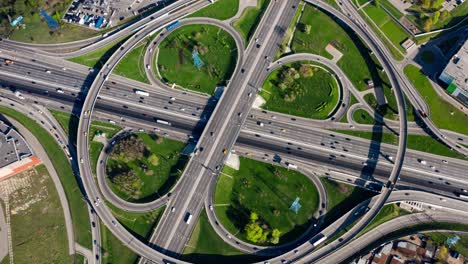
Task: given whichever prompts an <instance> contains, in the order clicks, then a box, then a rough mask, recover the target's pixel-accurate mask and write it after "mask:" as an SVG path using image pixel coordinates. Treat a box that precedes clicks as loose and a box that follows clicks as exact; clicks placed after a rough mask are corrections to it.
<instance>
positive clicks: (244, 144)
mask: <svg viewBox="0 0 468 264" xmlns="http://www.w3.org/2000/svg"><path fill="white" fill-rule="evenodd" d="M237 148H240V149H245V150H246V151H247V152H242V153H238V154H241V155H243V156H246V157H248V158H256V159H258V160H260V161H262V162H272V163H274V164H285V163H286V162H289V163H292V164H295V165H297V166H299V167H302V166H304V167H305V168H308V169H310V170H313V171H317V172H318V173H321V174H322V175H323V176H325V177H329V178H333V179H339V180H342V181H345V182H348V183H349V184H357V185H359V186H362V187H364V186H363V185H362V184H367V183H368V182H366V181H367V180H369V181H377V182H378V181H380V182H381V183H385V182H386V181H387V180H388V175H389V174H390V171H391V168H390V167H386V166H382V165H377V169H376V170H375V171H374V172H373V173H372V177H361V176H362V173H363V166H362V164H361V163H360V162H356V161H355V160H353V159H345V158H343V157H339V160H338V158H337V159H330V158H327V157H326V156H324V155H323V153H321V152H320V151H315V150H310V149H307V148H304V149H303V150H302V151H296V150H293V151H286V150H285V149H284V148H282V147H281V146H278V145H277V144H276V142H274V141H271V142H258V141H256V140H255V139H253V138H251V137H248V136H247V137H243V135H241V137H240V138H239V140H238V142H237V143H236V149H237ZM247 153H248V154H247ZM265 154H266V155H265ZM275 156H276V157H277V158H276V159H275ZM279 162H280V163H279ZM350 164H351V165H350ZM322 168H323V169H322ZM318 169H320V170H318ZM337 172H339V174H344V175H340V176H339V177H338V176H337ZM358 179H361V180H365V181H360V180H358ZM447 182H449V181H447V180H444V179H443V178H438V177H434V176H432V175H426V174H422V173H418V172H414V171H408V170H405V169H403V170H402V173H401V175H400V180H399V181H398V183H397V186H398V188H404V189H407V188H410V189H419V190H424V191H428V192H432V193H437V194H442V193H443V194H445V195H448V196H451V197H453V198H458V197H457V196H456V195H455V193H460V192H463V191H462V189H463V190H468V189H467V188H468V184H466V183H463V182H462V183H458V182H452V183H450V182H449V184H447ZM371 186H372V184H371ZM373 186H374V187H375V188H374V187H370V186H368V187H369V188H371V189H373V190H378V188H377V187H378V185H373Z"/></svg>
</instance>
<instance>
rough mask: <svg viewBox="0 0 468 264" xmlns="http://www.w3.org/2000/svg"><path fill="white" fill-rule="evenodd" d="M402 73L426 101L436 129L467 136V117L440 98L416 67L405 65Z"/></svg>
mask: <svg viewBox="0 0 468 264" xmlns="http://www.w3.org/2000/svg"><path fill="white" fill-rule="evenodd" d="M404 72H405V74H406V76H407V77H408V79H409V80H410V82H411V83H412V84H413V86H414V87H415V88H416V89H417V90H418V92H419V93H420V94H421V96H422V97H423V98H424V99H425V100H426V103H427V104H428V106H429V109H430V115H429V118H430V119H431V120H432V121H433V122H434V124H435V125H436V126H437V127H438V128H442V129H448V130H452V131H455V132H458V133H462V134H465V135H468V126H467V124H468V116H467V115H466V114H465V113H463V112H462V111H460V110H458V109H457V108H456V107H454V106H453V105H451V104H450V103H449V102H447V101H445V100H443V99H442V98H440V96H439V95H438V94H437V92H436V91H435V90H434V87H432V85H431V83H430V82H429V80H428V79H427V77H426V75H424V73H422V72H421V71H420V70H419V69H418V68H417V67H416V66H414V65H407V66H406V67H405V68H404Z"/></svg>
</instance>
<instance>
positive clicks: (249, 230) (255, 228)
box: [244, 222, 263, 243]
mask: <svg viewBox="0 0 468 264" xmlns="http://www.w3.org/2000/svg"><path fill="white" fill-rule="evenodd" d="M244 230H245V232H246V234H247V240H249V241H252V242H254V243H257V242H258V241H259V240H260V239H261V238H262V236H263V229H262V228H261V227H260V226H259V225H258V224H257V223H255V222H250V223H248V224H247V225H246V226H245V228H244Z"/></svg>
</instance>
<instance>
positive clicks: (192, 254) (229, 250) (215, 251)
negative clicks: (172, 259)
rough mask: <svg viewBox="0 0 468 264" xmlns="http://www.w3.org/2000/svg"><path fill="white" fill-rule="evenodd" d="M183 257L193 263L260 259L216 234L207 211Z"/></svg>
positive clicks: (241, 261) (233, 263) (203, 213)
mask: <svg viewBox="0 0 468 264" xmlns="http://www.w3.org/2000/svg"><path fill="white" fill-rule="evenodd" d="M182 259H183V260H184V261H188V262H191V263H203V264H205V263H226V264H231V263H232V264H237V263H251V262H255V261H260V260H261V258H259V257H258V256H252V255H246V254H245V253H244V252H242V251H240V250H238V249H236V248H234V247H232V246H230V245H228V244H227V243H226V242H224V241H223V240H222V238H220V237H219V236H218V234H216V232H215V231H214V229H213V227H212V226H211V224H210V222H209V221H208V216H207V215H206V212H205V211H202V213H201V214H200V217H199V218H198V222H197V224H196V225H195V228H194V229H193V231H192V234H191V236H190V240H189V241H188V243H187V245H186V246H185V249H184V251H183V255H182Z"/></svg>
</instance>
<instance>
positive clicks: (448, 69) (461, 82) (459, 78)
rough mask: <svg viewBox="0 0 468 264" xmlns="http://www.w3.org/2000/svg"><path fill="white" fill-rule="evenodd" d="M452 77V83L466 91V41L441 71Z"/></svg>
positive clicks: (467, 64) (467, 47)
mask: <svg viewBox="0 0 468 264" xmlns="http://www.w3.org/2000/svg"><path fill="white" fill-rule="evenodd" d="M443 72H444V73H445V74H447V75H449V76H450V77H452V83H453V84H455V85H456V86H457V87H458V88H460V89H463V90H465V91H468V41H467V40H465V43H463V45H462V46H461V48H460V49H459V50H458V52H457V54H455V55H453V57H452V58H451V59H450V60H449V62H448V63H447V66H445V69H444V71H443Z"/></svg>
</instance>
